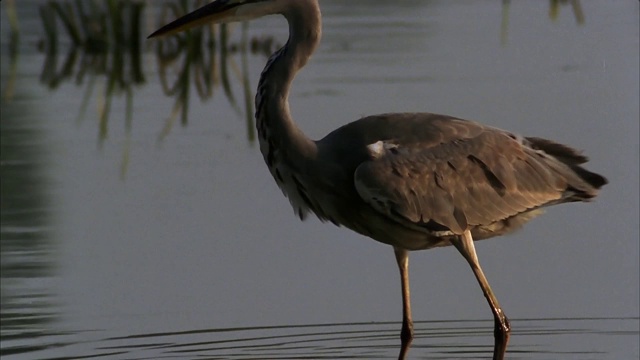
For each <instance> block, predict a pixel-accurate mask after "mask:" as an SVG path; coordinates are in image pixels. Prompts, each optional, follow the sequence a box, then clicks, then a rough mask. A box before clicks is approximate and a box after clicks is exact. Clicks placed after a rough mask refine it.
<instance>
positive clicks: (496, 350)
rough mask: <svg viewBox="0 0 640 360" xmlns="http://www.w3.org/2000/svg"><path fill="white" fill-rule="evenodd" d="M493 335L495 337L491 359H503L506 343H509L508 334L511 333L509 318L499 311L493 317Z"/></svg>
mask: <svg viewBox="0 0 640 360" xmlns="http://www.w3.org/2000/svg"><path fill="white" fill-rule="evenodd" d="M494 324H495V327H494V330H493V336H494V339H495V343H494V347H493V360H503V359H504V355H505V353H506V352H507V344H508V343H509V335H510V333H511V324H509V319H507V317H506V316H505V315H504V313H502V312H500V313H499V315H498V316H496V317H495V319H494Z"/></svg>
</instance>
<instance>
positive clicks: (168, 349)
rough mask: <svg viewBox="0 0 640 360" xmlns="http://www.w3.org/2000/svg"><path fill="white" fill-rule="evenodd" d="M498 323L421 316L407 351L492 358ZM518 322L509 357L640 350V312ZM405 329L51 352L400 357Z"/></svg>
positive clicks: (333, 327) (384, 325)
mask: <svg viewBox="0 0 640 360" xmlns="http://www.w3.org/2000/svg"><path fill="white" fill-rule="evenodd" d="M492 325H493V324H492V322H491V321H474V320H468V321H425V322H416V323H415V327H416V329H417V331H416V334H415V335H416V338H415V340H414V342H413V346H412V348H411V351H410V353H409V358H429V359H477V358H489V357H491V352H492V350H493V344H492V341H493V339H492ZM512 325H513V329H514V330H513V335H512V338H511V343H510V346H509V349H508V354H509V358H510V359H559V358H560V359H633V358H637V357H638V335H639V331H638V328H639V319H638V318H637V317H629V318H572V319H562V318H556V319H514V320H512ZM399 329H400V324H399V323H397V322H374V323H336V324H312V325H288V326H287V325H285V326H259V327H241V328H224V329H197V330H188V331H178V332H156V333H146V334H142V333H140V334H125V335H122V336H113V337H105V338H103V339H98V340H92V341H86V342H76V343H72V344H68V345H63V344H57V346H61V347H63V348H64V349H62V350H63V351H60V352H57V354H58V355H59V356H56V357H48V358H46V359H49V360H54V359H55V360H61V359H239V360H244V359H389V358H395V357H397V353H398V351H399V343H400V341H399ZM75 336H76V337H80V338H81V337H82V333H78V334H75ZM48 354H49V356H50V355H51V352H50V351H49V352H48ZM42 358H45V357H42Z"/></svg>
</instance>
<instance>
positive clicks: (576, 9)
mask: <svg viewBox="0 0 640 360" xmlns="http://www.w3.org/2000/svg"><path fill="white" fill-rule="evenodd" d="M563 6H564V7H566V6H571V10H572V12H573V16H574V18H575V20H576V24H578V25H584V23H585V16H584V11H583V10H582V4H581V3H580V0H549V19H551V21H557V20H558V17H559V15H560V11H561V8H562V7H563ZM510 10H511V0H502V22H501V25H500V43H501V44H502V45H503V46H504V45H506V44H507V42H508V38H509V35H508V34H509V13H510Z"/></svg>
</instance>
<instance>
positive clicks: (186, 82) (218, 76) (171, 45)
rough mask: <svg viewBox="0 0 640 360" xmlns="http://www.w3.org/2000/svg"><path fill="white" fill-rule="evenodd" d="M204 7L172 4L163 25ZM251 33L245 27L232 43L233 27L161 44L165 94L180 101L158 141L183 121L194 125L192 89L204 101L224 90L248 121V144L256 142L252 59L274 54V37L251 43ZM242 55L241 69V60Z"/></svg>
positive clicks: (224, 26) (196, 31) (206, 30)
mask: <svg viewBox="0 0 640 360" xmlns="http://www.w3.org/2000/svg"><path fill="white" fill-rule="evenodd" d="M204 3H205V2H204V1H198V2H196V3H195V4H194V6H193V7H189V5H188V2H187V1H181V2H179V3H177V4H176V3H167V4H165V5H164V6H163V7H162V11H161V19H160V21H159V23H165V22H167V21H168V20H169V19H173V18H176V17H180V16H183V15H185V14H187V13H188V12H190V11H192V10H194V9H195V8H198V7H200V6H202V5H203V4H204ZM248 29H249V27H248V24H246V23H244V24H242V25H241V28H240V32H241V35H240V40H239V41H238V42H233V41H232V40H231V39H232V30H233V26H232V25H227V24H222V25H219V26H217V25H216V26H205V27H202V28H197V29H192V30H191V31H189V32H185V33H182V34H179V35H176V36H172V37H169V38H166V39H161V40H160V41H157V42H156V44H157V45H156V48H155V53H156V56H157V59H158V74H159V78H160V82H161V85H162V89H163V91H164V93H165V94H166V95H167V96H170V97H173V98H175V102H174V105H173V110H172V112H171V114H170V116H169V117H168V118H167V120H166V121H165V124H164V127H163V129H162V131H161V132H160V134H159V136H158V140H159V141H162V140H163V139H164V138H166V137H167V136H168V135H169V133H170V132H171V129H172V128H173V126H174V124H175V122H176V121H177V119H178V117H179V118H180V123H181V124H182V125H183V126H186V125H187V124H188V113H189V98H190V97H191V93H190V91H191V89H192V86H193V87H194V88H195V90H196V93H197V96H198V97H199V98H200V100H209V99H210V98H212V97H213V95H214V94H215V89H216V88H218V87H219V88H221V89H222V93H223V94H224V96H225V98H226V99H227V101H228V102H229V104H230V105H231V106H232V108H233V109H234V110H235V111H236V113H238V115H243V116H244V118H245V119H246V123H247V127H246V129H247V139H248V140H249V141H250V142H253V141H254V140H255V134H254V131H255V130H254V129H255V127H254V124H253V88H252V87H251V83H250V81H249V76H248V72H249V66H248V54H249V52H251V53H252V54H256V53H257V54H264V55H265V56H268V55H270V53H271V51H272V48H273V38H271V37H267V38H261V39H256V38H254V39H252V40H249V36H248ZM238 53H239V55H240V61H241V63H240V65H238V63H237V60H236V57H237V54H238ZM234 82H237V83H238V84H240V86H241V88H242V89H241V94H240V96H241V97H242V101H239V100H238V96H237V95H236V92H235V91H234V86H233V84H234ZM240 104H242V105H240Z"/></svg>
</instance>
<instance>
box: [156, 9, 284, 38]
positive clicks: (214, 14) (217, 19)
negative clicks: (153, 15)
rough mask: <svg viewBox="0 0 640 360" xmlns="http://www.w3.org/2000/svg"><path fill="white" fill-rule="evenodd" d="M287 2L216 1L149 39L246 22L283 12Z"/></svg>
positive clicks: (172, 23) (162, 28)
mask: <svg viewBox="0 0 640 360" xmlns="http://www.w3.org/2000/svg"><path fill="white" fill-rule="evenodd" d="M286 2H287V1H286V0H216V1H214V2H212V3H210V4H207V5H205V6H203V7H201V8H199V9H197V10H194V11H193V12H191V13H189V14H187V15H185V16H182V17H180V18H178V19H177V20H175V21H173V22H171V23H169V24H167V25H165V26H163V27H161V28H160V29H158V30H156V31H155V32H154V33H153V34H151V35H149V38H152V37H157V36H164V35H172V34H175V33H178V32H181V31H184V30H187V29H189V28H192V27H195V26H199V25H203V24H208V23H212V24H219V23H227V22H235V21H245V20H251V19H255V18H259V17H262V16H265V15H271V14H276V13H279V12H280V11H281V9H282V8H283V5H285V3H286Z"/></svg>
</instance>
